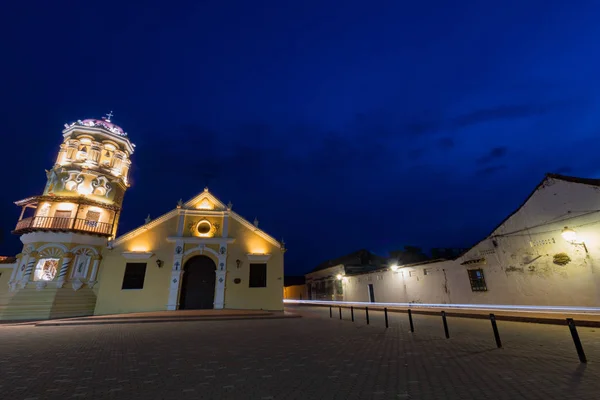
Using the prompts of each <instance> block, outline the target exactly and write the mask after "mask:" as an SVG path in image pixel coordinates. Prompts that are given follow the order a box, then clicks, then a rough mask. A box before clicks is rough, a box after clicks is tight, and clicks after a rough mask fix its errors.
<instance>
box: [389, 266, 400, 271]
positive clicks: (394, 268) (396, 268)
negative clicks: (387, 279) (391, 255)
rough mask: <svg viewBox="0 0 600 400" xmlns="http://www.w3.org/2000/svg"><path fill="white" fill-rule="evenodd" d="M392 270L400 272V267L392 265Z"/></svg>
mask: <svg viewBox="0 0 600 400" xmlns="http://www.w3.org/2000/svg"><path fill="white" fill-rule="evenodd" d="M390 269H391V270H392V271H393V272H396V271H398V266H397V265H392V266H391V267H390Z"/></svg>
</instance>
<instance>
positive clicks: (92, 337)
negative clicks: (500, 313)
mask: <svg viewBox="0 0 600 400" xmlns="http://www.w3.org/2000/svg"><path fill="white" fill-rule="evenodd" d="M300 311H301V312H302V313H303V315H304V316H305V317H304V318H300V319H276V320H241V321H200V322H195V321H193V322H162V323H147V324H122V325H121V324H118V325H115V324H111V325H89V326H42V327H35V326H28V325H23V326H0V371H1V373H0V398H2V399H11V400H12V399H14V400H18V399H29V400H34V399H39V400H41V399H59V398H60V399H71V398H72V399H303V400H312V399H376V400H378V399H521V398H523V399H596V398H597V397H598V393H599V392H600V380H599V379H597V377H598V376H600V343H599V342H598V335H599V333H598V332H597V331H596V330H595V329H590V328H582V329H580V334H581V336H582V341H583V342H584V347H585V350H586V353H587V356H588V359H589V360H590V362H589V363H588V364H587V365H582V364H580V363H579V362H578V360H577V356H576V353H575V351H574V349H573V344H572V342H570V337H569V335H568V330H567V329H566V328H565V327H560V326H556V327H554V326H548V325H535V324H524V323H513V322H510V323H508V322H503V323H502V324H500V323H499V327H500V329H501V334H502V335H504V337H503V339H504V338H506V340H505V342H506V343H505V348H503V349H496V348H495V345H494V343H493V339H491V338H490V333H489V331H485V330H484V328H483V325H481V326H479V325H476V324H475V323H474V322H473V321H475V322H477V323H484V322H485V321H481V320H465V319H462V318H460V319H452V320H449V324H450V332H451V339H445V338H444V336H443V330H442V329H441V321H439V320H436V319H431V320H428V319H427V318H433V317H428V316H419V317H417V318H415V325H416V326H415V329H416V331H415V333H414V334H411V333H410V332H408V329H407V324H406V321H404V320H402V319H400V317H399V316H398V315H394V316H393V317H392V318H390V320H391V321H390V322H391V326H390V328H389V329H385V328H384V327H383V321H382V318H381V316H380V315H377V313H374V314H373V315H372V324H371V325H370V326H366V325H365V324H364V321H362V320H360V321H359V320H358V318H357V322H356V323H354V324H353V323H351V322H349V321H347V320H346V321H340V320H339V319H333V320H330V319H329V311H328V310H326V312H324V310H313V309H312V308H302V309H300ZM336 316H337V315H336V314H335V313H334V317H336ZM404 316H405V315H404ZM345 317H349V316H347V315H346V316H345ZM459 320H462V322H461V321H459ZM465 321H466V322H465ZM486 332H487V333H486Z"/></svg>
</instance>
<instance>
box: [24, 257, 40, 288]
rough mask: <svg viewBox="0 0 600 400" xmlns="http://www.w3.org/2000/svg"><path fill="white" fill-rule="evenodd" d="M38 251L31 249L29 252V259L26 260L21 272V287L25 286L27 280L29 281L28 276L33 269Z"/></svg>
mask: <svg viewBox="0 0 600 400" xmlns="http://www.w3.org/2000/svg"><path fill="white" fill-rule="evenodd" d="M37 256H38V252H37V251H32V252H31V253H29V259H28V260H27V266H26V267H25V272H24V273H23V277H22V278H21V289H23V288H25V286H27V282H29V277H30V276H31V272H32V271H33V266H34V265H35V262H36V261H37Z"/></svg>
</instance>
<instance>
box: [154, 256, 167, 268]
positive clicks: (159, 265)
mask: <svg viewBox="0 0 600 400" xmlns="http://www.w3.org/2000/svg"><path fill="white" fill-rule="evenodd" d="M164 263H165V262H164V261H163V260H161V259H160V258H157V259H156V265H158V268H162V266H163V264H164Z"/></svg>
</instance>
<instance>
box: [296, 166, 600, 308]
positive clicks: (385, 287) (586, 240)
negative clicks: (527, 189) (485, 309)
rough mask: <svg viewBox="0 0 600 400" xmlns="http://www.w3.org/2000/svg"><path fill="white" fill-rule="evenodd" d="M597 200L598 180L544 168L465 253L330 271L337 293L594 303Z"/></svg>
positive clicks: (397, 298)
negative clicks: (337, 277)
mask: <svg viewBox="0 0 600 400" xmlns="http://www.w3.org/2000/svg"><path fill="white" fill-rule="evenodd" d="M599 204H600V180H599V179H585V178H576V177H569V176H563V175H556V174H547V175H546V177H544V179H543V180H542V181H541V182H540V183H539V185H538V186H537V187H536V188H535V190H534V191H533V192H532V193H531V194H530V196H529V197H528V198H527V199H526V200H525V202H524V203H523V204H522V205H521V206H520V207H519V208H518V209H517V210H515V211H514V212H513V213H512V214H510V215H509V216H508V217H506V219H505V220H504V221H502V222H501V223H500V224H499V225H498V226H497V227H496V228H495V229H494V230H493V231H492V232H491V233H490V234H489V235H488V236H487V237H486V238H484V239H482V240H481V241H480V242H479V243H477V244H476V245H475V246H473V247H472V248H470V249H468V250H466V251H464V252H462V254H459V255H457V256H454V257H452V256H450V257H449V259H439V260H429V261H425V262H420V263H413V264H401V263H400V264H399V265H398V266H397V267H394V268H393V269H392V268H390V267H387V266H385V265H382V266H381V268H379V269H377V270H373V271H366V272H363V273H352V272H349V271H345V270H343V269H342V268H338V269H337V270H335V271H334V270H332V272H330V273H329V275H335V274H336V273H339V274H341V275H344V277H343V279H342V280H341V281H340V284H339V286H340V288H339V289H337V291H336V293H337V295H336V296H335V298H336V299H340V300H341V299H343V300H345V301H367V302H368V301H377V302H401V303H435V304H444V303H448V304H450V303H455V304H513V305H554V306H595V307H598V306H600V208H599V207H598V205H599ZM449 254H451V253H447V254H445V255H449ZM438 255H439V254H438ZM309 275H310V274H308V275H307V277H308V276H309ZM327 297H328V296H322V298H323V299H325V298H327Z"/></svg>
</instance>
